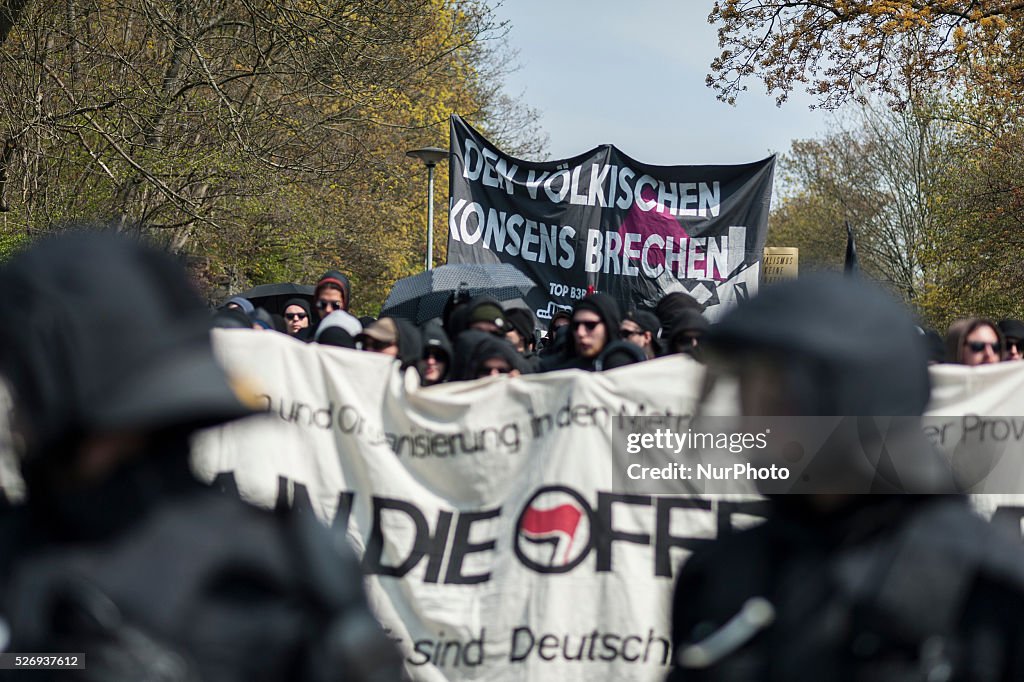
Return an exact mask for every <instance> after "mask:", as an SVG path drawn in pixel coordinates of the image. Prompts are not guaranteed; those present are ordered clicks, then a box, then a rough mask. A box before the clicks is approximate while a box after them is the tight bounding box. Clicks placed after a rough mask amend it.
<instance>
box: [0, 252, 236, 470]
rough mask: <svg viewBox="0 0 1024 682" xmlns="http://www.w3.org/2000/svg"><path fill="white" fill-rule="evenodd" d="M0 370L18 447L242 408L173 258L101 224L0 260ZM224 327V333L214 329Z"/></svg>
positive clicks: (217, 418)
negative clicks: (10, 394) (2, 322)
mask: <svg viewBox="0 0 1024 682" xmlns="http://www.w3.org/2000/svg"><path fill="white" fill-rule="evenodd" d="M0 290H2V291H3V292H4V295H3V296H2V297H0V316H2V318H3V319H5V320H17V324H5V325H0V371H2V372H3V374H4V375H5V376H6V377H7V378H8V380H9V381H10V384H11V387H12V389H13V392H14V401H15V414H16V427H17V428H18V430H19V431H20V433H21V435H22V436H23V439H24V443H25V448H26V452H25V454H26V455H28V456H34V455H44V454H47V453H48V452H49V451H50V450H51V449H52V448H54V447H56V446H58V445H63V444H65V443H66V442H67V439H68V438H69V437H73V436H75V435H77V434H83V433H94V432H105V431H144V432H152V431H156V430H160V429H165V428H171V427H179V428H180V427H196V428H198V427H201V426H208V425H213V424H217V423H220V422H223V421H227V420H229V419H233V418H235V417H240V416H243V415H246V414H250V413H251V412H252V410H251V409H249V408H248V407H246V406H245V405H243V403H242V402H241V401H240V399H239V397H238V395H237V394H236V392H235V391H234V390H233V389H232V387H231V385H229V381H228V378H227V376H226V375H225V373H224V371H223V370H222V369H221V367H220V365H219V364H218V363H217V361H216V359H215V358H214V354H213V347H212V345H211V343H210V316H209V314H208V312H207V310H206V309H205V306H204V305H203V304H202V302H201V300H200V299H199V297H198V296H197V295H196V294H195V293H194V292H193V291H192V289H191V287H190V285H189V283H188V279H187V276H186V274H185V272H184V271H183V269H182V268H181V267H180V266H179V265H178V264H177V263H176V262H174V261H173V260H172V259H171V258H170V257H169V256H167V255H166V254H164V253H161V252H158V251H155V250H153V249H150V248H147V247H145V246H143V245H142V244H140V243H138V242H135V241H132V240H129V239H126V238H123V237H120V236H117V235H115V234H113V233H105V232H103V233H96V232H93V233H87V232H72V233H68V234H63V235H61V236H57V237H52V238H46V239H43V240H41V241H39V242H37V243H36V244H35V245H34V246H32V247H31V248H30V249H28V250H27V251H24V252H22V253H20V254H18V255H17V256H15V257H14V258H12V259H11V260H10V261H8V262H7V263H6V264H4V265H3V266H2V267H0ZM225 333H230V332H225Z"/></svg>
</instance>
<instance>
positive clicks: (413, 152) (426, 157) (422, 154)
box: [405, 147, 448, 270]
mask: <svg viewBox="0 0 1024 682" xmlns="http://www.w3.org/2000/svg"><path fill="white" fill-rule="evenodd" d="M405 155H406V156H408V157H411V158H413V159H419V160H420V161H422V162H423V165H424V166H426V167H427V188H428V189H427V270H431V269H432V268H433V267H434V166H436V165H437V164H438V163H439V162H441V161H444V160H445V159H447V158H448V150H447V149H441V148H440V147H423V148H422V149H410V150H409V151H407V152H406V153H405Z"/></svg>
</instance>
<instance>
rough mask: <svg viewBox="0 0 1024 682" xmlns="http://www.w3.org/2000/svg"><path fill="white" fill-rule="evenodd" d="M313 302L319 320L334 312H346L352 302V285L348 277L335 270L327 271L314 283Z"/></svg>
mask: <svg viewBox="0 0 1024 682" xmlns="http://www.w3.org/2000/svg"><path fill="white" fill-rule="evenodd" d="M313 300H314V301H316V309H317V313H318V314H319V316H320V317H319V319H323V318H324V317H326V316H327V315H330V314H331V313H333V312H334V311H335V310H345V311H347V310H348V306H349V304H350V303H351V301H352V284H351V283H350V282H349V281H348V277H346V276H345V275H343V274H342V273H341V272H339V271H337V270H328V271H327V272H325V273H324V274H323V275H321V276H320V279H319V280H318V281H317V283H316V288H315V289H314V290H313Z"/></svg>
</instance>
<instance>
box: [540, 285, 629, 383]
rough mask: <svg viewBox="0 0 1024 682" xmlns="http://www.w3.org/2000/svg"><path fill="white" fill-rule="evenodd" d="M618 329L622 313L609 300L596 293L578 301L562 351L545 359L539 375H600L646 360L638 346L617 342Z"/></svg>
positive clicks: (612, 301) (607, 296) (612, 299)
mask: <svg viewBox="0 0 1024 682" xmlns="http://www.w3.org/2000/svg"><path fill="white" fill-rule="evenodd" d="M621 326H622V313H621V312H620V311H619V304H618V303H617V302H616V301H615V299H614V298H612V297H611V296H609V295H607V294H602V293H596V294H590V295H589V296H587V297H586V298H582V299H580V300H579V301H577V302H576V305H575V306H574V307H573V311H572V320H571V321H570V323H569V325H568V327H569V330H568V336H567V337H566V343H565V347H564V349H563V350H562V352H561V353H559V354H558V355H547V356H544V357H543V358H542V360H541V371H544V372H547V371H552V370H558V369H582V370H587V371H601V370H605V369H613V368H615V367H621V366H622V365H625V364H632V363H634V362H640V361H643V360H644V359H646V356H645V355H644V353H643V350H642V349H641V348H639V346H636V345H635V344H632V343H629V342H628V341H621V340H619V339H618V338H617V337H618V330H619V329H620V327H621Z"/></svg>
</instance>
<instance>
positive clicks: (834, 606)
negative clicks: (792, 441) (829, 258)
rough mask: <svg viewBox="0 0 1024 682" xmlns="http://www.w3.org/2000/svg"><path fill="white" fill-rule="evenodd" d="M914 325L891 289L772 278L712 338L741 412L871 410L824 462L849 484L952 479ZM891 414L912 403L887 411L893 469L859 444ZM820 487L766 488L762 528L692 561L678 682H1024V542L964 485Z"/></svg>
mask: <svg viewBox="0 0 1024 682" xmlns="http://www.w3.org/2000/svg"><path fill="white" fill-rule="evenodd" d="M919 336H920V335H919V333H918V331H917V330H916V329H915V328H914V326H913V324H912V321H911V319H910V316H909V315H908V314H907V312H906V311H905V309H904V308H903V307H902V305H901V304H899V303H897V302H896V301H894V300H892V299H891V298H890V297H889V295H888V294H887V293H885V292H883V291H882V290H880V289H878V288H876V287H874V286H869V285H868V284H866V283H863V282H861V281H859V280H856V279H851V278H841V277H839V276H834V277H810V278H801V279H800V280H799V281H793V282H787V283H782V284H778V285H775V286H774V287H770V288H767V289H766V290H765V291H764V292H763V293H762V294H761V295H759V296H758V297H757V298H754V299H752V300H751V301H749V302H748V303H746V304H745V305H744V306H743V307H741V308H740V309H738V310H736V311H735V312H733V313H731V314H729V315H728V316H727V317H726V318H725V319H723V320H722V322H721V323H720V324H719V325H717V326H716V327H713V328H712V330H711V332H710V335H709V339H708V341H709V343H710V344H711V347H712V348H713V349H715V351H716V356H715V357H716V358H722V359H721V360H714V361H713V362H712V373H713V374H721V373H722V372H725V371H732V372H735V373H736V375H737V377H738V380H739V382H740V384H739V385H740V397H741V403H742V409H743V413H744V414H745V415H752V416H760V415H782V416H787V415H788V416H803V415H806V416H822V417H825V418H832V416H834V415H851V416H853V417H851V418H852V419H858V418H859V420H858V421H856V422H853V423H854V424H855V425H856V426H857V429H855V431H856V437H855V438H852V439H849V440H847V439H845V438H844V437H842V434H843V433H846V432H845V431H840V430H837V431H835V432H834V435H835V436H836V437H835V438H830V439H829V441H828V443H829V445H827V446H826V447H825V448H823V449H822V450H821V451H820V452H818V453H814V454H813V456H814V458H815V459H814V460H811V465H812V466H813V464H814V462H815V461H816V460H818V459H819V458H820V459H824V460H826V461H829V462H830V463H831V465H832V466H834V467H839V470H840V471H841V472H842V474H843V475H842V477H841V479H836V480H841V481H842V482H843V483H844V484H845V485H848V486H850V488H849V489H850V490H854V489H865V490H867V489H876V490H882V491H889V492H890V493H894V492H895V491H897V490H899V489H902V490H905V491H908V492H912V493H945V492H949V491H950V490H952V489H953V487H952V477H951V474H950V471H949V468H948V465H947V463H946V461H945V460H944V459H943V458H942V457H941V456H939V455H938V454H937V453H935V452H934V451H933V450H932V448H931V447H930V446H929V444H928V443H927V442H926V441H925V440H924V438H923V437H922V435H921V429H920V423H919V422H918V420H917V418H918V417H919V415H920V414H921V413H922V410H923V409H924V406H925V404H926V402H927V400H928V396H929V384H928V373H927V366H926V356H925V353H924V346H923V345H922V344H921V342H920V338H919ZM880 416H884V417H889V416H902V417H903V419H901V420H891V419H889V420H886V424H887V425H888V428H889V429H893V430H895V432H896V434H897V435H899V437H900V438H899V443H900V445H896V446H894V443H896V441H895V440H893V438H892V437H893V435H894V433H893V431H888V432H886V440H885V443H888V445H887V446H886V448H885V450H886V452H887V453H888V454H887V456H889V457H891V458H892V459H893V460H894V461H897V462H898V469H899V471H900V477H899V478H896V477H893V476H892V475H891V472H890V471H887V470H884V467H882V466H881V465H879V466H872V465H870V463H869V462H868V459H867V458H865V457H864V452H865V451H869V450H870V451H878V450H877V449H873V448H872V447H865V443H867V445H868V446H872V445H875V444H878V443H876V440H877V439H878V438H879V437H880V436H879V435H878V433H879V432H878V431H877V430H875V431H872V430H871V429H869V428H866V427H868V426H869V425H870V424H871V423H877V419H876V418H877V417H880ZM865 417H866V418H867V419H865ZM861 427H865V428H863V429H862V428H861ZM851 433H852V432H851ZM833 446H834V447H833ZM811 454H812V453H807V455H811ZM809 468H810V467H808V469H804V471H808V470H809ZM817 480H818V478H817V476H816V475H814V474H812V475H811V476H809V477H808V478H807V481H803V480H802V481H801V485H804V484H806V485H808V486H810V485H813V484H814V482H815V481H817ZM864 486H867V487H864ZM810 492H811V493H812V494H805V495H797V494H791V495H781V494H780V495H775V496H773V497H771V499H770V503H769V506H770V511H769V513H768V516H769V517H768V519H767V521H765V522H764V523H763V524H762V525H760V526H757V527H755V528H752V529H750V530H745V531H740V532H736V533H733V534H730V535H728V536H725V537H723V538H720V539H719V540H717V541H715V542H713V543H712V544H710V545H709V546H707V547H705V548H702V549H698V550H697V551H695V552H694V554H693V555H692V556H691V557H690V558H689V559H688V560H687V562H686V563H685V564H684V566H683V568H682V571H681V573H680V575H679V578H678V583H677V587H676V595H675V601H674V606H673V617H672V621H673V623H672V629H673V643H674V654H673V655H674V661H675V666H674V668H673V670H672V672H671V674H670V676H669V679H670V680H673V681H677V680H679V681H681V680H780V681H782V680H785V681H787V682H789V681H794V680H795V681H801V680H808V681H811V680H813V681H815V682H817V681H818V680H872V681H878V682H889V681H892V682H895V681H903V680H907V681H909V680H934V679H943V680H978V679H985V680H1019V679H1024V628H1022V624H1024V619H1022V618H1021V616H1020V614H1021V613H1022V612H1024V611H1022V609H1024V549H1022V548H1021V547H1020V545H1019V541H1017V542H1014V541H1011V540H1010V539H1007V538H1005V537H1004V536H1002V535H1000V534H999V533H998V532H997V531H995V530H993V527H992V526H991V524H989V523H987V522H985V521H983V520H982V519H981V518H979V517H977V516H976V515H975V514H974V513H973V512H972V511H971V510H970V508H969V505H968V503H967V500H966V499H965V498H963V497H960V496H955V495H928V494H922V495H900V494H875V495H866V494H865V495H851V494H848V493H844V492H843V491H842V490H834V491H832V493H831V494H823V493H821V492H815V491H814V490H811V491H810Z"/></svg>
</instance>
